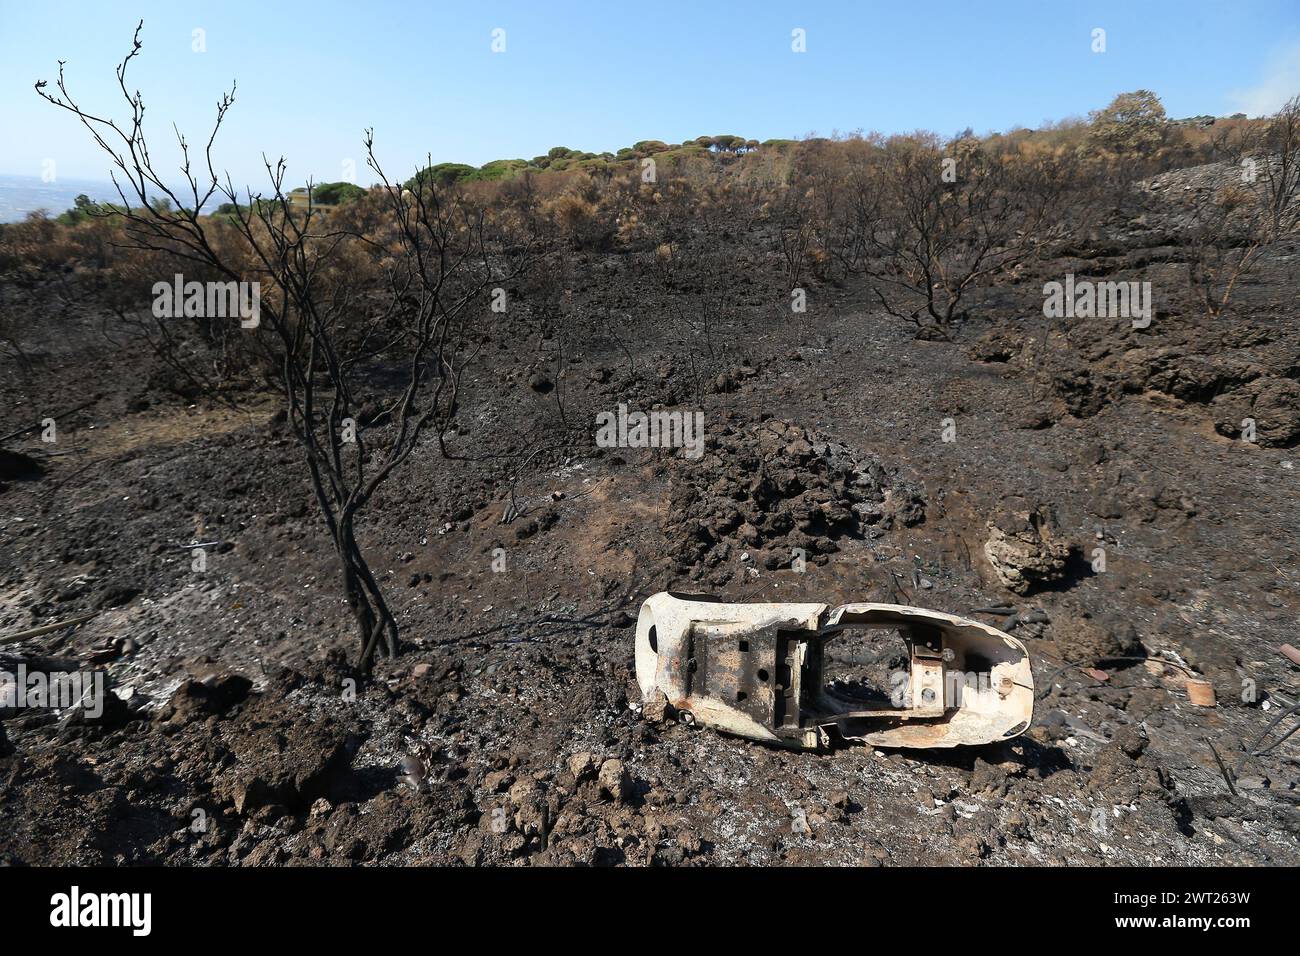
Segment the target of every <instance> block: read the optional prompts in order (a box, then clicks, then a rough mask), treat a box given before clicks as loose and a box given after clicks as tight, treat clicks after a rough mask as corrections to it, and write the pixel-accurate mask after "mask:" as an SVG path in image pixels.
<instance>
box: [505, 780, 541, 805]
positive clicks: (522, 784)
mask: <svg viewBox="0 0 1300 956" xmlns="http://www.w3.org/2000/svg"><path fill="white" fill-rule="evenodd" d="M539 790H540V788H539V787H538V786H537V781H536V780H534V779H533V778H532V777H524V778H523V779H522V780H520V781H518V782H517V783H515V784H514V785H513V786H511V788H510V791H509V794H508V795H509V797H510V802H511V803H512V804H514V806H515V807H516V808H519V807H524V806H528V805H530V804H532V803H533V802H534V801H535V800H536V799H537V795H538V793H539Z"/></svg>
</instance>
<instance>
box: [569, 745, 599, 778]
mask: <svg viewBox="0 0 1300 956" xmlns="http://www.w3.org/2000/svg"><path fill="white" fill-rule="evenodd" d="M595 772H596V760H595V758H594V757H592V756H591V754H589V753H587V752H586V751H583V752H582V753H576V754H574V755H573V756H572V757H570V758H569V773H571V774H573V779H574V780H583V779H585V778H587V777H590V776H591V775H592V774H594V773H595Z"/></svg>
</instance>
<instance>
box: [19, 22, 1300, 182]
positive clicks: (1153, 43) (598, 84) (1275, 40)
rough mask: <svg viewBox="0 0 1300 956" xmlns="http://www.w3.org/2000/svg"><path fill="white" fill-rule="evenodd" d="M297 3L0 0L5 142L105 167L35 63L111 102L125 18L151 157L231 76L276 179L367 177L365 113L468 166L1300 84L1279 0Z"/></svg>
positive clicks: (1257, 101)
mask: <svg viewBox="0 0 1300 956" xmlns="http://www.w3.org/2000/svg"><path fill="white" fill-rule="evenodd" d="M303 9H304V8H297V7H295V5H292V4H287V5H267V4H264V3H256V4H255V3H253V2H252V0H230V2H228V3H224V4H222V5H220V6H219V7H216V6H213V5H210V4H204V3H199V2H195V0H169V2H166V3H164V2H162V0H134V2H132V3H130V4H129V5H126V4H111V5H109V4H104V5H92V4H84V3H78V2H75V0H48V2H47V3H45V4H43V5H40V6H34V5H31V4H25V3H22V2H20V0H0V90H3V92H4V95H3V96H2V97H0V103H2V104H3V107H2V108H0V110H2V111H0V127H2V128H3V130H4V139H5V142H6V145H5V149H4V150H3V156H0V168H3V169H4V170H5V172H6V174H8V175H33V174H35V175H39V174H40V173H41V172H42V171H43V169H45V168H46V164H50V163H53V164H54V165H55V166H56V167H57V171H58V175H59V176H67V177H72V178H77V179H84V180H95V179H100V178H102V177H104V176H105V175H106V173H107V165H106V163H105V161H104V158H103V155H102V153H101V152H100V151H99V149H98V147H97V146H96V144H95V143H94V141H93V140H92V139H91V137H90V136H89V135H88V133H87V131H86V130H85V129H84V128H82V126H81V125H80V124H79V123H78V122H77V121H76V119H75V117H73V116H71V115H69V114H68V113H66V112H64V111H62V110H59V109H57V108H55V107H53V106H51V105H50V104H49V103H46V102H44V101H42V100H41V99H40V98H39V97H38V96H37V95H36V93H35V91H34V90H33V84H34V83H35V82H36V81H37V80H38V79H43V80H46V81H49V82H50V83H53V82H54V81H55V80H56V79H57V73H58V61H59V60H63V61H65V62H66V66H65V75H66V78H67V82H68V85H69V88H70V90H71V91H72V93H73V95H74V96H76V97H77V99H78V101H79V102H80V103H81V104H82V105H83V106H84V107H85V108H86V109H88V110H91V111H92V112H95V113H97V114H98V115H104V116H113V117H116V118H119V119H121V118H123V116H124V111H125V110H126V107H125V104H124V102H123V99H122V96H121V92H120V91H119V90H117V88H116V81H115V78H114V74H113V71H114V68H115V67H116V65H117V64H118V63H119V62H120V60H121V59H122V57H123V55H124V54H125V53H126V52H127V51H128V50H129V49H130V46H131V37H132V34H133V32H134V30H135V28H136V23H137V21H138V20H140V19H143V20H144V27H143V30H142V32H141V34H140V37H141V41H142V44H143V46H142V49H141V51H140V54H139V56H137V57H136V58H135V59H134V60H132V62H131V67H130V73H129V74H128V84H129V86H130V88H131V89H132V90H135V89H138V90H140V92H141V93H142V94H143V96H144V100H145V103H146V106H147V113H146V128H147V132H148V133H149V134H150V136H151V139H152V143H151V147H152V152H153V156H154V159H155V161H156V162H157V165H158V168H159V170H160V171H166V172H168V173H170V172H171V171H172V170H175V169H176V168H177V166H178V158H179V155H178V154H179V150H178V149H177V148H176V142H175V137H174V133H173V131H172V123H173V122H175V123H176V124H177V126H179V128H180V129H181V130H182V131H183V132H184V133H185V134H186V135H187V136H188V137H189V141H190V142H191V143H192V144H199V143H201V142H204V141H205V140H206V136H207V133H208V131H209V130H210V128H211V123H212V119H213V116H214V113H215V105H216V103H217V100H218V98H219V97H220V96H221V94H222V93H223V92H225V91H228V90H229V89H230V87H231V83H232V81H237V83H238V88H237V92H236V98H235V103H234V106H233V108H232V109H231V111H230V112H229V114H228V115H227V119H226V124H225V126H224V127H223V129H222V131H221V135H220V136H219V137H218V140H217V143H216V149H215V151H214V159H215V165H216V166H217V168H218V169H219V170H221V171H223V172H226V171H228V172H229V173H230V175H231V177H232V179H233V180H234V181H235V182H240V183H252V184H257V183H261V182H264V181H265V172H264V170H263V168H262V156H263V155H264V154H265V155H267V156H271V157H279V156H283V157H284V158H285V160H286V163H287V165H288V173H289V181H291V182H293V183H294V184H302V183H306V182H307V180H308V179H312V180H315V181H318V182H337V181H348V182H357V181H359V180H361V179H363V178H366V177H368V175H369V173H368V170H367V168H366V163H365V153H364V146H363V131H364V130H365V129H368V128H369V129H373V130H374V135H375V149H376V154H377V155H378V157H379V159H380V161H381V163H382V164H383V165H384V167H385V169H386V171H387V173H388V175H389V177H390V178H403V179H404V178H406V177H407V176H409V175H410V173H411V171H412V170H414V169H415V168H416V167H417V165H420V164H423V162H424V159H425V157H426V155H428V156H431V157H432V161H433V162H434V163H435V164H437V163H440V162H458V163H466V164H468V165H473V166H481V165H483V164H484V163H487V162H490V161H492V160H496V159H509V158H515V157H518V158H524V159H527V158H530V157H531V156H534V155H538V154H539V153H541V152H544V151H545V150H547V149H549V148H551V147H554V146H567V147H570V148H575V149H582V150H585V151H590V152H595V153H600V152H613V151H614V150H617V149H618V148H620V147H622V146H628V145H631V144H632V143H634V142H636V141H638V140H641V139H646V138H655V139H661V140H663V141H665V142H682V141H684V140H687V139H692V138H694V137H697V136H700V135H716V134H721V133H737V134H739V133H742V132H743V133H744V135H746V136H752V137H753V138H755V139H758V140H765V139H772V138H789V139H799V138H803V137H805V136H806V135H807V134H808V133H809V132H810V131H814V130H815V131H818V132H820V133H822V134H823V135H830V134H831V133H833V132H834V131H836V130H856V129H863V130H874V131H878V132H880V133H883V134H886V135H889V134H894V133H905V132H908V131H910V130H913V129H917V128H923V129H932V130H936V131H938V132H940V133H941V134H944V135H948V134H951V133H954V132H956V131H958V130H961V129H964V128H966V127H970V128H972V129H975V130H981V131H987V130H1010V129H1013V128H1017V127H1025V128H1030V129H1033V128H1037V127H1039V126H1040V125H1041V124H1042V122H1043V121H1044V120H1045V119H1046V118H1050V119H1052V120H1055V121H1059V120H1061V119H1065V118H1070V117H1079V118H1083V117H1086V116H1087V114H1088V113H1089V112H1090V111H1092V110H1097V109H1101V108H1103V107H1104V106H1106V104H1107V103H1109V102H1110V101H1111V100H1112V99H1113V98H1114V97H1115V96H1116V95H1117V94H1119V93H1123V92H1128V91H1131V90H1136V89H1149V90H1153V91H1155V92H1156V93H1157V94H1158V95H1159V96H1160V97H1161V100H1162V101H1163V103H1164V104H1165V108H1166V110H1167V111H1168V113H1169V115H1170V116H1175V117H1185V116H1193V115H1203V114H1209V115H1215V116H1227V115H1231V114H1233V113H1237V112H1243V113H1246V114H1248V115H1251V116H1258V115H1263V114H1267V113H1271V112H1273V111H1275V110H1276V108H1277V107H1279V106H1280V105H1281V103H1282V102H1283V101H1284V100H1285V99H1286V98H1287V96H1289V95H1292V94H1295V93H1297V92H1300V12H1298V11H1297V9H1296V6H1295V2H1294V0H1253V2H1251V3H1248V4H1242V5H1234V6H1232V7H1231V8H1229V7H1228V6H1227V5H1223V4H1219V3H1214V2H1212V0H1185V2H1175V0H1150V2H1144V3H1142V4H1137V5H1135V4H1130V3H1123V2H1119V0H1098V2H1088V3H1077V4H1070V5H1057V4H1042V3H1039V2H1035V0H1000V2H998V3H997V4H994V5H991V6H989V7H981V8H980V9H971V8H970V7H969V6H968V5H966V4H962V3H960V2H958V0H937V2H935V3H932V4H927V5H924V6H919V5H910V6H902V7H900V6H893V5H882V4H877V3H851V2H847V0H828V2H826V3H824V4H818V5H816V6H815V7H807V8H805V7H801V6H799V5H796V4H791V3H788V2H780V0H755V2H754V3H752V4H750V5H747V6H746V8H745V14H744V16H743V17H736V16H735V15H734V11H732V10H729V9H726V7H725V6H724V5H718V6H717V7H714V6H711V5H701V4H698V3H691V2H686V0H661V2H660V3H659V4H658V5H656V6H655V7H653V8H650V9H647V8H642V7H637V6H622V5H619V6H609V5H603V4H594V3H578V2H573V3H561V4H559V5H553V6H550V7H547V8H545V9H539V8H537V7H536V6H535V5H530V4H526V3H522V2H519V0H503V2H499V3H493V4H492V5H491V6H484V7H475V8H473V9H469V10H463V11H461V10H458V11H457V12H456V13H455V14H452V13H451V12H449V11H445V10H439V9H431V8H430V7H428V6H427V5H425V4H419V3H412V2H410V0H372V3H370V4H368V5H367V6H366V7H365V8H364V10H363V11H361V12H360V15H359V13H358V10H357V8H356V7H354V6H353V5H350V4H345V3H341V2H337V0H324V2H318V3H315V4H313V5H312V6H311V7H310V8H306V9H307V10H308V12H306V13H304V12H303ZM368 37H369V38H372V39H381V40H382V42H367V38H368ZM1189 65H1194V68H1193V69H1189ZM985 66H987V68H984V67H985Z"/></svg>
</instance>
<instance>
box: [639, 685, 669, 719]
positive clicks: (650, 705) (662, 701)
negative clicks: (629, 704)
mask: <svg viewBox="0 0 1300 956" xmlns="http://www.w3.org/2000/svg"><path fill="white" fill-rule="evenodd" d="M667 717H668V698H667V697H665V696H664V694H663V693H662V692H661V691H658V690H656V691H655V692H654V693H652V694H651V695H650V696H649V697H648V698H647V699H645V700H644V701H642V702H641V718H642V719H643V720H645V721H647V722H648V723H652V724H659V723H663V721H664V720H666V719H667Z"/></svg>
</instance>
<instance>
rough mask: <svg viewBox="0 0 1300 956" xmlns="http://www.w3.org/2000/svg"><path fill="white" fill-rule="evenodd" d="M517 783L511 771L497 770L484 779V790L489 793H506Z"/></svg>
mask: <svg viewBox="0 0 1300 956" xmlns="http://www.w3.org/2000/svg"><path fill="white" fill-rule="evenodd" d="M514 782H515V775H514V774H512V773H511V772H510V771H509V770H495V771H493V772H492V773H490V774H488V775H487V776H486V777H484V778H483V788H484V789H485V790H487V792H488V793H505V792H506V791H507V790H509V789H510V785H511V784H513V783H514Z"/></svg>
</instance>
